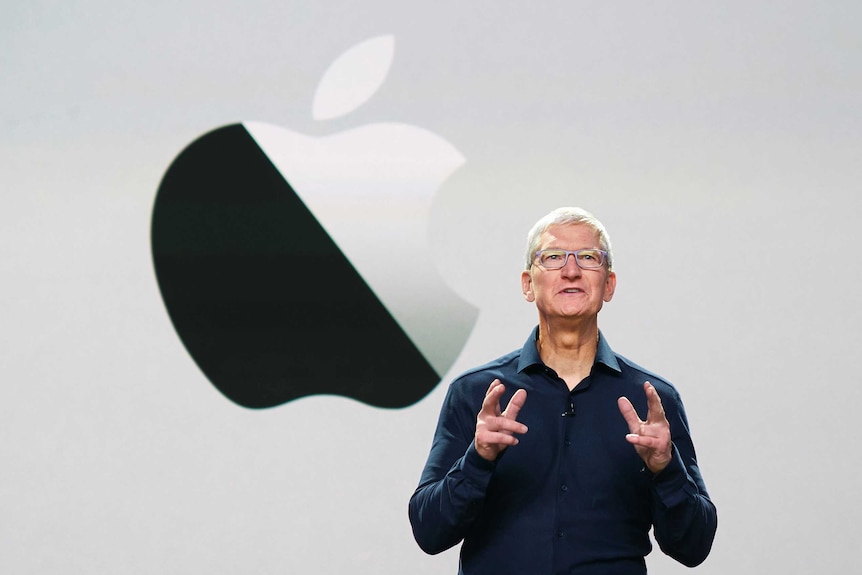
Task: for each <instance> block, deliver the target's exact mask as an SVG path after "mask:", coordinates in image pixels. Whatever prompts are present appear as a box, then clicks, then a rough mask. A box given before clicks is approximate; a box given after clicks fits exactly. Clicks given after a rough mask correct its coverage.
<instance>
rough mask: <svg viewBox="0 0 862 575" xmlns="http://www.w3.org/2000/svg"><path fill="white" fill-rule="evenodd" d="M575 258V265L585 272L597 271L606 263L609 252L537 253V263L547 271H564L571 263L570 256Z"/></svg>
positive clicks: (557, 251)
mask: <svg viewBox="0 0 862 575" xmlns="http://www.w3.org/2000/svg"><path fill="white" fill-rule="evenodd" d="M570 255H572V256H575V263H576V264H578V267H579V268H581V269H583V270H596V269H599V268H600V267H602V265H604V263H605V258H606V257H607V255H608V252H606V251H603V250H596V249H586V250H575V251H573V252H570V251H569V250H556V249H551V250H539V251H537V252H536V262H535V263H537V264H538V265H540V266H542V267H543V268H545V269H546V270H558V269H562V268H564V267H565V266H566V264H567V263H568V262H569V256H570Z"/></svg>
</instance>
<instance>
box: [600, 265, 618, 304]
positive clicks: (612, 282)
mask: <svg viewBox="0 0 862 575" xmlns="http://www.w3.org/2000/svg"><path fill="white" fill-rule="evenodd" d="M616 290H617V274H616V272H608V277H607V279H606V280H605V297H604V298H603V299H604V300H605V301H611V299H613V297H614V292H615V291H616Z"/></svg>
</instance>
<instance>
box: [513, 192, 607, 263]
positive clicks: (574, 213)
mask: <svg viewBox="0 0 862 575" xmlns="http://www.w3.org/2000/svg"><path fill="white" fill-rule="evenodd" d="M577 224H581V225H586V226H589V227H591V228H592V229H594V230H595V231H596V232H597V233H598V234H599V247H601V248H602V249H603V250H604V251H606V252H608V272H612V271H614V255H613V251H612V250H611V238H610V236H608V232H607V230H606V229H605V226H603V225H602V222H600V221H599V220H598V219H597V218H596V216H594V215H593V214H591V213H590V212H588V211H586V210H584V209H581V208H557V209H556V210H554V211H552V212H551V213H549V214H548V215H546V216H545V217H543V218H542V219H540V220H539V221H538V222H536V224H535V225H534V226H533V229H531V230H530V233H529V234H527V268H526V269H527V270H529V269H530V267H531V266H532V265H533V258H535V257H536V251H537V250H538V249H539V242H540V240H541V237H542V234H543V233H545V232H546V231H547V230H548V228H550V227H551V226H566V225H577Z"/></svg>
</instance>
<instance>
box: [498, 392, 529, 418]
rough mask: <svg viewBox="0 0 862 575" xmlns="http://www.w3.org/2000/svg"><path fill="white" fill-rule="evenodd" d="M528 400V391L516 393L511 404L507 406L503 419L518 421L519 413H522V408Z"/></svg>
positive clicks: (510, 401)
mask: <svg viewBox="0 0 862 575" xmlns="http://www.w3.org/2000/svg"><path fill="white" fill-rule="evenodd" d="M526 400H527V392H526V390H523V389H519V390H518V391H516V392H515V395H513V396H512V398H511V399H510V400H509V404H508V405H507V406H506V411H504V412H503V417H506V418H507V419H518V413H520V412H521V408H522V407H524V402H525V401H526Z"/></svg>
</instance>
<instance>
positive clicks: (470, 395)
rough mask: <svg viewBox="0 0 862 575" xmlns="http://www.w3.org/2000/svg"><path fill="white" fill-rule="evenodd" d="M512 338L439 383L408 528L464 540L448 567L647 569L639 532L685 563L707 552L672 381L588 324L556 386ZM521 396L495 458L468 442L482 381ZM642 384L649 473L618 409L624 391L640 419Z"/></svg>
mask: <svg viewBox="0 0 862 575" xmlns="http://www.w3.org/2000/svg"><path fill="white" fill-rule="evenodd" d="M537 335H538V328H537V329H536V330H534V331H533V333H532V335H531V336H530V337H529V338H528V339H527V342H526V343H525V344H524V347H523V348H522V349H520V350H517V351H514V352H512V353H510V354H508V355H504V356H503V357H501V358H499V359H496V360H494V361H492V362H490V363H488V364H486V365H483V366H481V367H478V368H476V369H474V370H471V371H468V372H467V373H465V374H463V375H461V376H460V377H458V378H457V379H456V380H455V381H454V382H452V384H451V385H450V387H449V390H448V392H447V394H446V399H445V401H444V403H443V407H442V410H441V412H440V419H439V421H438V424H437V430H436V432H435V434H434V440H433V443H432V446H431V453H430V454H429V456H428V461H427V463H426V465H425V469H424V471H423V472H422V477H421V479H420V483H419V487H418V488H417V489H416V492H415V493H414V494H413V496H412V497H411V499H410V505H409V514H410V522H411V524H412V526H413V534H414V536H415V538H416V541H417V542H418V543H419V546H420V547H421V548H422V549H423V550H424V551H425V552H427V553H432V554H433V553H439V552H441V551H444V550H446V549H449V548H450V547H452V546H454V545H457V544H458V543H459V542H462V541H463V545H462V546H461V560H460V569H459V573H461V574H464V575H473V574H482V575H485V574H488V573H493V574H494V575H506V574H513V575H514V574H517V575H525V574H530V575H540V574H557V573H582V574H613V575H627V574H638V575H642V574H644V573H646V567H645V562H644V557H645V556H646V555H647V554H648V553H649V552H650V550H651V544H650V540H649V530H650V529H651V528H653V527H654V535H655V538H656V541H657V542H658V544H659V546H660V547H661V549H662V550H663V551H664V552H665V553H667V554H668V555H670V556H671V557H673V558H675V559H676V560H678V561H680V562H681V563H683V564H685V565H688V566H694V565H697V564H699V563H701V562H702V561H703V560H704V559H705V558H706V556H707V554H708V553H709V550H710V548H711V546H712V541H713V538H714V536H715V530H716V526H717V518H716V510H715V506H714V505H713V504H712V502H711V501H710V499H709V495H708V494H707V492H706V487H705V486H704V483H703V479H702V478H701V475H700V470H699V469H698V466H697V459H696V457H695V452H694V446H693V445H692V441H691V437H690V435H689V429H688V421H687V420H686V416H685V411H684V410H683V405H682V401H681V400H680V398H679V394H678V393H677V391H676V389H675V388H674V387H673V386H672V385H671V384H670V383H668V382H667V381H665V380H664V379H662V378H661V377H659V376H657V375H655V374H653V373H649V372H647V371H645V370H644V369H642V368H641V367H639V366H637V365H635V364H634V363H632V362H630V361H629V360H627V359H625V358H624V357H622V356H620V355H617V354H615V353H614V352H613V351H612V350H611V348H610V346H609V345H608V344H607V342H606V341H605V338H604V336H602V335H601V334H600V336H599V342H598V349H597V353H596V359H595V363H594V365H593V368H592V371H591V373H590V375H589V376H588V377H587V378H585V379H584V380H583V381H581V382H580V383H578V385H577V386H576V387H575V389H574V390H573V391H569V389H568V387H567V386H566V383H565V382H564V381H563V380H562V379H560V378H559V377H558V376H557V374H556V373H555V372H554V371H553V370H552V369H551V368H549V367H547V366H546V365H545V364H544V363H543V362H542V360H541V358H540V357H539V353H538V351H537V349H536V337H537ZM495 378H499V379H500V381H501V382H503V384H505V386H506V393H505V395H504V397H503V398H502V400H501V405H502V407H503V408H505V406H506V404H507V403H508V401H509V398H511V396H512V395H513V394H514V393H515V392H516V391H517V390H518V389H525V390H526V391H527V399H526V403H525V404H524V406H523V408H522V409H521V411H520V414H519V415H518V420H519V421H521V422H523V423H524V424H526V425H527V427H528V428H529V431H528V432H527V433H526V434H524V435H521V436H519V440H520V442H519V444H518V445H515V446H511V447H509V448H508V449H506V450H505V451H503V453H502V454H501V455H500V457H498V458H497V460H496V461H493V462H491V461H487V460H485V459H483V458H482V457H481V456H480V455H479V454H478V453H477V452H476V450H475V447H474V443H473V441H474V434H475V430H476V416H477V414H478V413H479V411H480V409H481V407H482V400H483V398H484V396H485V393H486V391H487V390H488V386H489V385H490V384H491V381H493V380H494V379H495ZM644 381H649V382H650V383H651V384H652V385H653V386H654V387H655V389H656V391H658V393H659V396H660V397H661V400H662V405H663V407H664V410H665V414H666V416H667V419H668V421H669V423H670V429H671V438H672V441H673V458H672V460H671V462H670V463H669V464H668V466H667V467H666V468H665V469H664V470H662V471H661V472H660V473H658V474H657V475H653V474H652V473H651V472H650V471H649V470H647V469H646V468H645V465H644V462H643V460H642V459H641V458H640V457H639V456H638V454H637V453H636V452H635V449H634V446H632V445H631V444H630V443H628V442H627V441H626V439H625V436H626V434H627V433H628V432H629V430H628V426H627V424H626V422H625V419H623V416H622V415H621V414H620V411H619V408H618V407H617V399H618V398H619V397H621V396H626V397H628V398H629V400H631V402H632V404H633V405H634V407H635V409H636V410H637V412H638V415H639V416H640V418H641V419H642V420H645V419H646V414H647V401H646V395H645V393H644V389H643V384H644Z"/></svg>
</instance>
